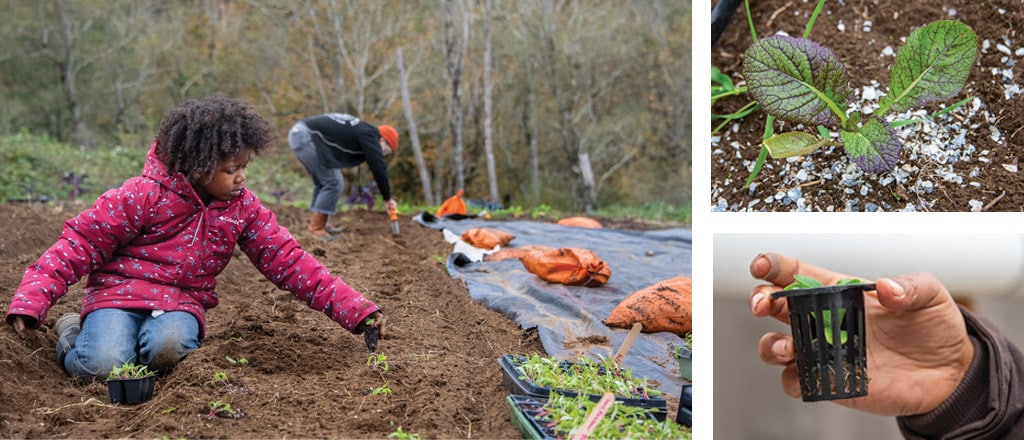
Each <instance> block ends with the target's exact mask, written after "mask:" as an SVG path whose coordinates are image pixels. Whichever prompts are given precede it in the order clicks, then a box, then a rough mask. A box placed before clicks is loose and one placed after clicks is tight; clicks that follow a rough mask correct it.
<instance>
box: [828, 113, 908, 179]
mask: <svg viewBox="0 0 1024 440" xmlns="http://www.w3.org/2000/svg"><path fill="white" fill-rule="evenodd" d="M839 139H840V140H842V141H843V148H845V149H846V155H847V156H849V157H850V161H852V162H853V163H855V164H857V166H858V167H860V169H862V170H864V172H866V173H875V174H878V173H884V172H886V171H891V170H892V169H893V168H896V162H897V161H898V160H899V158H900V149H901V148H903V145H902V144H901V143H900V139H899V138H898V137H896V133H895V132H894V131H893V129H892V127H890V126H889V123H888V122H885V121H883V120H881V119H879V118H876V117H871V118H870V119H868V120H867V121H866V122H864V125H863V126H861V128H860V130H858V131H846V130H842V131H840V132H839Z"/></svg>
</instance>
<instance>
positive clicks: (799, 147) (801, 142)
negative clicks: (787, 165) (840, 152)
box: [764, 131, 822, 159]
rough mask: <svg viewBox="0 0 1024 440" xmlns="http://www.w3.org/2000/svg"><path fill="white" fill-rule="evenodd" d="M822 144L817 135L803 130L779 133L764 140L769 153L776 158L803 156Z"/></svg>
mask: <svg viewBox="0 0 1024 440" xmlns="http://www.w3.org/2000/svg"><path fill="white" fill-rule="evenodd" d="M821 145H822V144H821V143H820V142H819V140H818V138H817V137H816V136H814V135H813V134H810V133H804V132H802V131H788V132H785V133H779V134H777V135H775V136H772V137H771V139H766V140H765V141H764V146H765V147H766V148H768V153H769V154H771V155H772V158H775V159H782V158H786V157H792V156H803V155H805V154H809V153H811V152H813V151H815V150H817V149H818V148H821Z"/></svg>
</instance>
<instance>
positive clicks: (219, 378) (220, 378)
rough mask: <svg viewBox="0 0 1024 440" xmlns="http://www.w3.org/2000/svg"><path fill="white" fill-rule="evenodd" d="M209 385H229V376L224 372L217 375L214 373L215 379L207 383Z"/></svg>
mask: <svg viewBox="0 0 1024 440" xmlns="http://www.w3.org/2000/svg"><path fill="white" fill-rule="evenodd" d="M207 383H208V384H210V385H217V384H219V383H223V384H227V383H228V374H227V373H225V372H223V371H218V372H216V373H213V379H210V381H209V382H207Z"/></svg>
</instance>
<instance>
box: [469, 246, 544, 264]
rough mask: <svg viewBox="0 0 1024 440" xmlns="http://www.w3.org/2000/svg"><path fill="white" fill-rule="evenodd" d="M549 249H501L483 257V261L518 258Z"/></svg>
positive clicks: (540, 247) (530, 247)
mask: <svg viewBox="0 0 1024 440" xmlns="http://www.w3.org/2000/svg"><path fill="white" fill-rule="evenodd" d="M550 249H551V248H549V247H547V246H532V245H531V246H523V247H514V248H501V250H499V251H498V252H495V253H493V254H487V255H484V261H501V260H507V259H509V258H520V257H524V256H527V255H530V254H535V253H538V252H546V251H548V250H550Z"/></svg>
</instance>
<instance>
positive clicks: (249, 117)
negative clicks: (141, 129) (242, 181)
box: [156, 97, 274, 182]
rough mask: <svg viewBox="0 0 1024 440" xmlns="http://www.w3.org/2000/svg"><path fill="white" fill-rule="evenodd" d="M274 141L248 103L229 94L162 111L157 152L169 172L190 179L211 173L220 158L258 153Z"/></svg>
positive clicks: (202, 178)
mask: <svg viewBox="0 0 1024 440" xmlns="http://www.w3.org/2000/svg"><path fill="white" fill-rule="evenodd" d="M273 141H274V130H273V128H272V127H271V125H270V122H268V121H267V120H266V119H263V117H262V116H260V115H259V114H257V113H256V110H255V109H254V108H253V106H252V105H250V104H249V103H247V102H245V101H242V100H239V99H232V98H224V97H209V98H205V99H202V100H199V101H196V100H188V101H186V102H184V103H182V104H181V105H179V106H178V107H175V108H174V109H172V110H171V111H169V112H167V114H166V115H164V119H163V122H162V123H161V124H160V132H159V133H158V134H157V136H156V155H157V158H159V159H160V160H161V161H162V162H163V163H164V166H166V167H167V172H168V173H169V174H174V173H179V172H180V173H182V174H184V175H185V177H187V178H188V179H189V180H190V181H192V182H201V181H203V180H205V179H206V178H207V177H208V176H210V175H211V174H212V173H213V172H214V171H215V170H216V167H217V163H218V162H220V161H221V160H223V159H225V158H228V157H231V156H234V155H237V154H239V153H242V152H243V151H246V150H248V151H251V152H252V153H253V154H257V155H258V154H260V152H262V151H263V150H264V149H265V148H266V147H267V146H269V145H270V144H271V143H272V142H273Z"/></svg>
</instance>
